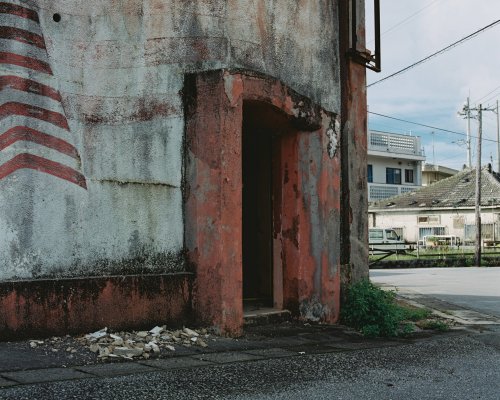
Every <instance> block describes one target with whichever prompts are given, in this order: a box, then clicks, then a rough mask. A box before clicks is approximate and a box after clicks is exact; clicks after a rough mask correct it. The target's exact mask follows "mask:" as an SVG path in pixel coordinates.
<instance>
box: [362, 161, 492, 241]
mask: <svg viewBox="0 0 500 400" xmlns="http://www.w3.org/2000/svg"><path fill="white" fill-rule="evenodd" d="M475 182H476V170H475V169H465V170H462V171H460V172H458V173H457V174H455V175H453V176H451V177H449V178H446V179H442V180H440V181H438V182H436V183H434V184H432V185H429V186H423V187H422V188H420V189H419V190H417V191H414V192H411V193H407V194H404V195H402V196H398V197H393V198H390V199H386V200H384V201H379V202H374V203H372V204H371V205H370V207H369V209H368V224H369V227H381V228H393V229H395V230H396V231H397V232H398V234H399V235H402V236H403V237H404V238H405V239H406V240H408V241H411V242H416V241H417V240H418V241H421V240H423V238H424V237H425V236H434V235H450V236H456V237H458V238H460V240H461V241H462V242H463V243H465V244H471V243H474V241H475V235H476V227H475ZM481 227H482V229H481V233H482V234H481V237H482V239H483V240H485V241H490V242H491V241H493V242H495V241H498V240H500V175H499V174H498V173H496V172H493V171H492V170H491V166H487V167H483V168H482V169H481Z"/></svg>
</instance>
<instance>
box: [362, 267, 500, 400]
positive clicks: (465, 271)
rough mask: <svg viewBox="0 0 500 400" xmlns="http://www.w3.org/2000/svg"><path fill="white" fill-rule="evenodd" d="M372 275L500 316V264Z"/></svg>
mask: <svg viewBox="0 0 500 400" xmlns="http://www.w3.org/2000/svg"><path fill="white" fill-rule="evenodd" d="M370 278H371V280H372V281H373V282H375V283H379V284H385V285H390V286H396V287H397V288H399V289H401V290H410V291H413V292H417V293H421V294H424V295H429V296H432V297H435V298H438V299H440V300H443V301H446V302H448V303H453V304H457V305H459V306H462V307H465V308H469V309H472V310H475V311H478V312H481V313H484V314H488V315H492V316H495V317H499V318H500V267H495V268H486V267H483V268H477V267H470V268H415V269H409V268H405V269H381V270H377V269H372V270H370ZM499 398H500V394H499Z"/></svg>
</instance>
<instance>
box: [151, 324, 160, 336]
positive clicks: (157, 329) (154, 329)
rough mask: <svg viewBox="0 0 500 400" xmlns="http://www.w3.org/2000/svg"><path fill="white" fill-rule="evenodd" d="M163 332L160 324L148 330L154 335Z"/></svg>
mask: <svg viewBox="0 0 500 400" xmlns="http://www.w3.org/2000/svg"><path fill="white" fill-rule="evenodd" d="M162 332H163V328H162V327H161V326H155V327H154V328H153V329H151V330H150V331H149V333H151V334H152V335H154V336H158V335H159V334H160V333H162Z"/></svg>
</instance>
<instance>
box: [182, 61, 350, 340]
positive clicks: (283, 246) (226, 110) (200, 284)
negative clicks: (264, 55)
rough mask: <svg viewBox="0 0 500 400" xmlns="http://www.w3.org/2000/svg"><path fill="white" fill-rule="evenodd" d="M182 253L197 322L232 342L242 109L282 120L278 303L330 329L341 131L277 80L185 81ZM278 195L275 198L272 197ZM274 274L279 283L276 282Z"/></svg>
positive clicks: (201, 76)
mask: <svg viewBox="0 0 500 400" xmlns="http://www.w3.org/2000/svg"><path fill="white" fill-rule="evenodd" d="M184 98H185V123H186V134H185V173H184V176H185V199H184V204H185V210H184V211H185V247H186V251H187V259H188V262H189V264H190V266H191V268H192V269H193V271H194V272H195V274H196V277H195V282H194V288H193V302H194V311H195V314H196V316H197V319H198V321H199V322H200V323H204V324H208V325H211V326H214V327H215V328H216V329H217V330H218V331H219V332H221V333H227V334H231V335H238V334H239V333H240V332H241V329H242V325H243V302H242V163H241V157H242V147H241V146H242V140H241V138H242V126H243V125H242V124H243V104H244V102H259V103H263V104H267V105H269V106H270V107H272V108H274V109H277V110H279V112H280V113H282V114H284V115H286V116H287V119H288V120H289V121H290V125H291V126H292V127H293V134H287V135H284V136H283V138H282V140H280V150H279V152H278V153H279V158H280V159H279V161H278V162H279V164H280V166H279V168H278V169H279V171H281V173H280V181H281V182H279V183H280V184H279V187H280V189H279V191H278V192H279V194H280V196H279V197H280V198H279V199H278V200H276V199H275V201H274V205H273V213H274V214H275V218H276V219H275V223H274V228H273V230H274V231H273V255H274V269H275V271H274V272H275V273H274V276H275V279H274V281H273V286H274V287H273V290H274V303H275V304H274V305H275V307H276V308H286V309H289V310H290V311H292V312H293V313H294V314H296V315H300V316H301V317H303V318H305V319H313V320H322V321H325V322H335V321H336V320H337V318H338V313H339V298H340V155H339V154H338V152H337V143H338V140H339V137H338V136H339V133H338V132H339V127H340V123H339V121H338V119H337V118H336V116H335V115H334V114H333V113H330V112H327V111H325V110H323V109H321V108H320V107H319V106H318V105H315V104H313V103H312V102H311V101H310V100H309V99H308V98H306V97H304V96H301V95H299V94H297V93H296V92H294V91H292V90H291V89H290V88H288V87H287V86H285V85H284V84H283V83H282V82H280V81H278V80H276V79H274V78H271V77H268V76H264V75H261V74H257V73H255V72H250V71H227V70H217V71H209V72H202V73H198V74H190V75H187V76H186V79H185V87H184ZM275 196H276V193H275ZM280 276H281V277H282V278H280Z"/></svg>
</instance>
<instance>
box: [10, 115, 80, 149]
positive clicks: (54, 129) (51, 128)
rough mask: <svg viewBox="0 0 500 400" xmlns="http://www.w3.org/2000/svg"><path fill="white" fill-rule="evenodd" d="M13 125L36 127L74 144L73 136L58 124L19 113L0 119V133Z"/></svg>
mask: <svg viewBox="0 0 500 400" xmlns="http://www.w3.org/2000/svg"><path fill="white" fill-rule="evenodd" d="M15 126H26V127H28V128H31V129H36V130H38V131H40V132H43V133H46V134H47V135H52V136H54V137H56V138H59V139H62V140H65V141H67V142H68V143H70V144H73V145H74V144H75V140H74V136H73V135H72V134H71V132H68V131H66V130H64V129H62V128H59V127H58V126H56V125H54V124H51V123H50V122H46V121H42V120H39V119H36V118H31V117H23V116H20V115H10V116H8V117H7V118H4V119H2V120H0V135H1V134H3V133H5V132H7V131H8V130H9V129H10V128H13V127H15Z"/></svg>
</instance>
